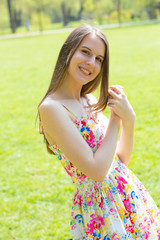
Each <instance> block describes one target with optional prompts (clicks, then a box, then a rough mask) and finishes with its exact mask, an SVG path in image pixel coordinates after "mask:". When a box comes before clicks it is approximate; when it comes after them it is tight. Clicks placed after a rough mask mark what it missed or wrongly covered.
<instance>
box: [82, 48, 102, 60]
mask: <svg viewBox="0 0 160 240" xmlns="http://www.w3.org/2000/svg"><path fill="white" fill-rule="evenodd" d="M82 48H86V49H88V50H89V51H92V50H91V49H90V48H88V47H86V46H82ZM98 56H100V57H101V58H103V59H104V56H102V55H98Z"/></svg>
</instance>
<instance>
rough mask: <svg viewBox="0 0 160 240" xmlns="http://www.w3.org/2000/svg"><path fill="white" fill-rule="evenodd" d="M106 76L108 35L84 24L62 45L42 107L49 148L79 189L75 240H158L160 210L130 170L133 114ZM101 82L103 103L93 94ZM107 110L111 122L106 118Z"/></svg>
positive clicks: (120, 89)
mask: <svg viewBox="0 0 160 240" xmlns="http://www.w3.org/2000/svg"><path fill="white" fill-rule="evenodd" d="M108 77H109V46H108V41H107V39H106V37H105V35H104V34H103V33H102V32H101V31H100V30H98V29H97V28H94V27H92V26H90V25H83V26H80V27H78V28H77V29H75V30H74V31H73V32H72V33H71V34H70V35H69V37H68V38H67V40H66V41H65V43H64V45H63V46H62V49H61V51H60V54H59V57H58V60H57V64H56V66H55V70H54V73H53V77H52V80H51V83H50V86H49V89H48V91H47V93H46V95H45V97H44V98H43V99H42V101H41V103H40V104H39V107H38V111H39V118H40V127H41V130H42V133H43V134H44V137H45V139H46V144H47V148H48V151H49V152H52V153H54V154H55V155H56V156H57V157H58V159H59V160H60V161H61V163H62V165H63V167H64V168H65V170H66V172H67V173H68V174H69V175H70V176H71V178H72V181H73V184H74V185H75V187H76V189H77V190H76V192H75V194H74V198H73V206H72V213H71V235H72V238H73V239H74V240H79V239H86V240H89V239H95V240H96V239H99V240H100V239H101V240H102V239H103V240H109V239H120V240H122V239H149V240H151V239H154V240H158V239H160V212H159V210H158V208H157V206H156V204H155V203H154V201H153V200H152V198H151V196H150V195H149V193H148V192H147V190H146V189H145V188H144V186H143V185H142V183H141V182H140V181H139V180H138V179H137V178H136V176H135V175H134V174H133V173H132V172H131V171H130V170H129V169H128V168H127V165H128V163H129V160H130V156H131V153H132V148H133V142H134V122H135V113H134V111H133V108H132V107H131V105H130V103H129V101H128V100H127V97H126V95H125V93H124V91H123V87H121V86H118V85H116V86H111V87H110V88H109V89H108ZM99 84H100V97H99V100H98V101H97V100H96V99H95V97H94V96H93V95H92V94H91V93H92V92H94V91H95V89H97V88H98V86H99ZM107 105H108V107H109V109H110V118H109V119H107V118H106V117H105V116H104V115H103V113H102V112H103V110H104V109H105V108H106V106H107ZM121 124H122V130H121V134H120V140H119V141H118V137H119V132H120V125H121Z"/></svg>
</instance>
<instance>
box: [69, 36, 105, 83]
mask: <svg viewBox="0 0 160 240" xmlns="http://www.w3.org/2000/svg"><path fill="white" fill-rule="evenodd" d="M104 54H105V44H104V42H103V40H102V39H101V38H100V37H98V36H97V35H96V34H94V33H90V34H88V35H87V36H86V37H85V38H84V39H83V40H82V42H81V43H80V45H79V47H78V48H77V50H76V51H75V53H74V55H73V57H72V59H71V61H70V65H69V68H68V77H69V79H70V80H73V81H78V83H79V84H81V85H84V84H86V83H88V82H90V81H92V80H93V79H95V78H96V77H97V75H98V74H99V73H100V71H101V67H102V63H103V60H104Z"/></svg>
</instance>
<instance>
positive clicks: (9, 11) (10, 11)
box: [7, 0, 16, 33]
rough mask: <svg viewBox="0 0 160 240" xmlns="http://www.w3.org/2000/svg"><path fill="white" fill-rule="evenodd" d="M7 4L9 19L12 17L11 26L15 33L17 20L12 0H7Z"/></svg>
mask: <svg viewBox="0 0 160 240" xmlns="http://www.w3.org/2000/svg"><path fill="white" fill-rule="evenodd" d="M7 6H8V13H9V19H10V27H11V30H12V32H13V33H15V32H16V22H15V15H14V12H13V7H12V0H7Z"/></svg>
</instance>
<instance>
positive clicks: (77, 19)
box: [0, 0, 160, 34]
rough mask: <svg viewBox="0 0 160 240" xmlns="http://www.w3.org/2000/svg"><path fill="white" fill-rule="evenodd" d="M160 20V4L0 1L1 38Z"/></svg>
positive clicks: (154, 0) (152, 0) (144, 0)
mask: <svg viewBox="0 0 160 240" xmlns="http://www.w3.org/2000/svg"><path fill="white" fill-rule="evenodd" d="M153 19H154V20H156V19H160V0H141V1H140V0H134V1H130V0H98V1H97V0H68V1H67V0H0V34H8V33H11V32H12V33H15V32H27V31H43V30H51V29H57V28H63V27H66V26H70V27H76V26H77V25H79V23H83V22H86V21H89V22H90V23H92V24H98V25H102V24H111V23H117V22H118V23H122V22H131V21H142V20H143V21H144V20H153Z"/></svg>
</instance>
